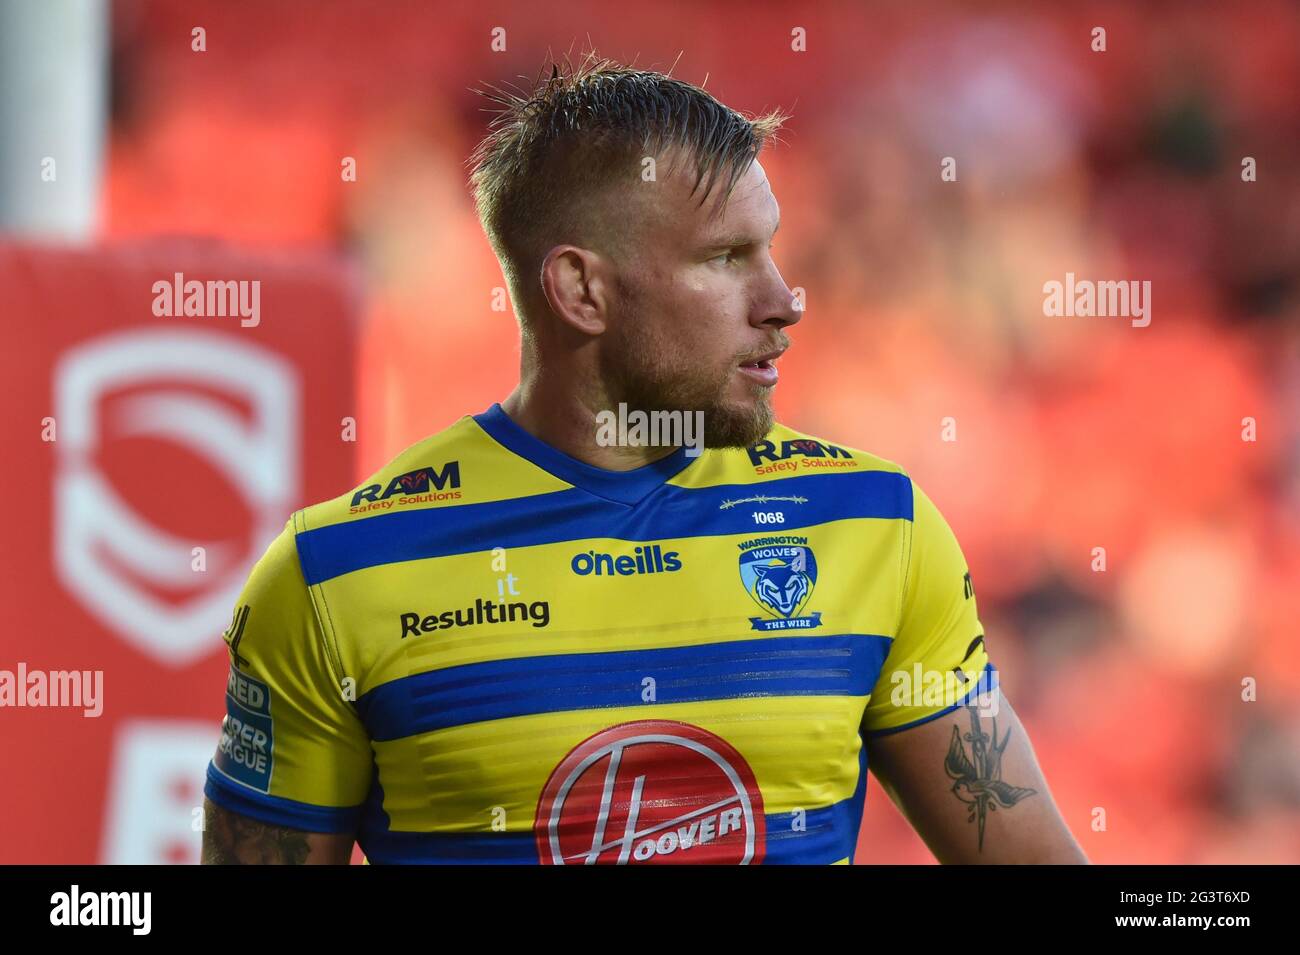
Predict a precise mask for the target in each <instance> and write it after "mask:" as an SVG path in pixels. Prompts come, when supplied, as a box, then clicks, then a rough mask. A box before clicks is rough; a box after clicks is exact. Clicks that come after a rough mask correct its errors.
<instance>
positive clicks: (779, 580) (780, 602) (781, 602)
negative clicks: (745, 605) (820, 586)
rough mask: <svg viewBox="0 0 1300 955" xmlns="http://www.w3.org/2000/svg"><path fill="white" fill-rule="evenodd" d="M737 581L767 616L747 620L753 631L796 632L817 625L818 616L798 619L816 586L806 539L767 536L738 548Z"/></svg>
mask: <svg viewBox="0 0 1300 955" xmlns="http://www.w3.org/2000/svg"><path fill="white" fill-rule="evenodd" d="M740 549H741V552H740V579H741V581H742V582H743V583H744V585H745V590H746V592H747V593H748V594H749V596H750V597H751V598H752V599H753V601H754V602H755V603H756V604H758V605H759V607H761V608H762V609H763V612H764V613H766V614H768V616H767V617H750V618H749V622H750V623H751V624H752V625H753V627H754V629H755V630H800V629H807V628H810V627H820V626H821V622H822V621H821V616H822V615H821V613H820V612H818V613H811V614H808V615H806V616H800V613H801V611H802V610H803V609H804V607H806V606H807V605H808V599H809V598H810V597H811V596H812V592H813V586H814V585H815V584H816V583H817V559H816V558H815V557H814V556H813V552H812V548H810V547H809V546H808V538H806V537H770V538H762V539H759V540H750V541H745V542H743V543H742V544H741V545H740Z"/></svg>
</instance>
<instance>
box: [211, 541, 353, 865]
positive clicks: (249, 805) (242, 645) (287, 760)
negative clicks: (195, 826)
mask: <svg viewBox="0 0 1300 955" xmlns="http://www.w3.org/2000/svg"><path fill="white" fill-rule="evenodd" d="M226 642H227V644H229V646H230V657H231V663H230V671H229V676H228V678H227V684H226V716H225V719H224V720H223V721H222V724H221V738H220V741H219V743H218V746H217V752H216V755H215V756H214V757H213V759H212V762H211V763H210V764H209V765H208V774H207V785H206V786H205V788H204V794H205V795H206V796H207V798H208V800H209V801H210V802H211V804H212V805H213V807H214V809H215V810H218V811H216V812H215V813H214V814H213V820H214V822H215V823H217V824H219V826H222V827H224V828H220V829H214V830H213V831H212V833H211V834H212V835H213V844H214V846H215V845H216V842H215V840H216V837H217V835H218V832H224V833H226V834H228V835H231V836H234V835H239V834H242V835H243V836H247V837H248V838H251V839H253V840H254V842H256V840H257V839H260V838H263V837H265V836H266V835H267V833H268V832H270V831H271V830H277V831H279V832H288V833H318V834H322V835H333V836H336V837H341V838H343V839H346V840H347V844H348V848H349V853H350V848H351V839H352V837H353V836H354V834H355V833H356V831H357V828H358V826H359V821H360V814H361V807H362V805H363V803H364V802H365V799H366V796H367V794H368V793H369V789H370V785H371V781H372V774H373V760H372V753H371V748H370V740H369V738H368V736H367V734H366V732H365V728H364V727H363V725H362V723H361V720H360V718H359V717H358V716H357V714H356V712H355V710H354V709H353V706H352V704H351V702H349V700H348V699H347V698H345V695H344V686H343V684H342V682H341V681H342V674H339V673H337V672H336V671H337V666H336V665H335V664H334V663H333V662H332V661H331V658H330V654H329V652H328V649H327V644H326V642H325V640H324V639H323V637H322V634H321V630H320V626H319V622H318V621H317V619H316V616H315V611H314V610H313V608H312V606H311V601H310V599H309V597H308V594H307V589H306V584H305V582H304V581H303V577H302V571H301V569H300V565H299V562H298V554H297V550H296V547H295V544H294V537H293V534H292V532H291V530H290V529H288V528H286V530H285V531H284V532H283V533H281V534H280V535H279V537H277V538H276V540H275V541H274V542H273V543H272V544H271V546H270V548H268V550H267V552H266V554H265V555H264V556H263V557H262V559H261V560H260V561H258V563H257V566H256V567H254V568H253V572H252V574H251V575H250V576H249V579H248V582H247V584H246V585H245V586H244V590H243V593H242V594H241V595H240V598H239V600H238V602H237V605H236V609H235V614H234V617H233V619H232V621H231V626H230V629H229V630H227V632H226ZM236 819H241V820H243V823H239V824H237V823H236V821H235V820H236ZM208 835H209V831H208V830H207V829H205V838H204V842H205V857H206V855H207V852H206V847H207V844H208V842H209V839H208ZM277 838H281V842H282V845H283V848H284V849H285V851H286V854H287V855H291V856H298V855H301V854H302V851H301V846H298V845H297V843H295V842H294V840H293V839H292V838H290V837H288V836H283V837H277ZM307 842H308V844H316V843H320V844H322V845H323V844H325V843H326V842H328V840H312V839H308V840H307ZM247 845H252V843H247ZM250 851H251V850H250ZM253 854H256V853H253ZM308 855H311V854H310V853H308ZM313 858H314V856H313ZM344 861H346V857H345V859H344Z"/></svg>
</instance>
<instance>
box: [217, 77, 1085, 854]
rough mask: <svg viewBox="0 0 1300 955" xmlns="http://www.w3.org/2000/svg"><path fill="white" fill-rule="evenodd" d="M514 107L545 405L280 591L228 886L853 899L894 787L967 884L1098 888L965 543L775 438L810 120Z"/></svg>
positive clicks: (884, 483)
mask: <svg viewBox="0 0 1300 955" xmlns="http://www.w3.org/2000/svg"><path fill="white" fill-rule="evenodd" d="M493 98H494V99H495V100H496V101H497V102H498V103H499V104H500V105H501V112H500V114H499V115H498V117H497V119H496V120H495V121H494V123H493V126H492V131H491V133H490V135H489V136H488V137H487V139H486V140H485V141H484V142H483V143H482V144H481V146H480V147H479V149H478V151H477V153H476V155H475V157H474V172H473V176H472V182H473V185H474V188H475V193H476V199H477V202H478V207H479V212H480V216H481V218H482V221H483V224H484V228H485V230H486V232H487V234H488V236H489V238H490V240H491V241H492V243H493V247H494V249H495V251H496V252H497V255H498V257H499V258H500V260H501V264H502V268H503V270H504V273H505V275H506V278H507V281H508V283H509V286H510V291H511V295H512V298H513V303H514V307H515V311H516V314H517V316H518V318H519V321H520V325H521V329H522V352H523V357H522V372H521V380H520V383H519V386H518V388H517V389H516V390H515V391H514V393H513V394H511V395H510V396H509V397H508V398H507V399H506V400H505V401H504V402H502V403H501V404H500V405H494V406H493V407H492V408H490V409H489V410H487V411H486V412H483V413H481V414H478V415H474V416H468V415H467V416H465V417H463V418H462V419H461V420H460V421H458V422H457V423H456V424H454V425H452V426H451V427H449V428H447V429H446V430H444V431H442V432H440V433H438V434H436V435H434V436H432V437H430V438H427V439H426V440H424V441H422V442H420V443H418V444H416V445H414V446H413V447H411V448H409V449H407V450H406V451H404V452H403V453H402V454H401V455H399V456H398V457H397V458H396V459H395V460H394V461H392V462H391V463H390V464H389V465H388V466H386V467H385V468H383V469H382V470H381V471H379V472H378V473H377V474H375V475H374V476H373V477H372V478H370V479H368V480H367V481H365V482H364V484H363V485H362V486H361V487H359V488H356V489H354V490H351V491H349V492H347V493H346V494H343V495H342V496H340V497H339V498H337V499H335V500H333V501H327V502H325V503H323V504H318V505H315V506H313V507H308V508H306V509H304V510H302V511H299V512H297V513H295V514H294V515H293V516H292V518H291V519H290V521H289V523H288V525H287V526H286V528H285V531H284V532H283V533H282V534H281V535H280V537H279V538H278V539H277V540H276V541H275V542H274V543H273V544H272V545H271V547H270V549H269V550H268V551H267V553H266V555H265V556H264V557H263V558H262V559H261V561H260V562H259V563H258V565H257V566H256V567H255V568H254V570H253V573H252V576H251V577H250V579H249V581H248V584H247V587H246V588H245V591H244V593H243V595H242V597H241V598H240V601H239V606H238V607H237V608H236V611H235V616H234V619H233V621H232V623H231V627H230V629H229V630H228V631H227V633H226V639H227V642H228V643H229V645H230V653H231V671H230V678H229V682H228V685H227V710H228V713H227V716H226V720H225V722H224V724H223V729H222V737H221V742H220V744H219V747H218V751H217V754H216V756H215V758H214V760H213V762H212V764H211V766H210V767H209V771H208V784H207V788H206V795H207V797H208V801H207V806H206V808H207V813H208V822H207V826H206V828H205V832H204V850H203V856H204V860H205V861H210V862H295V863H302V862H336V863H339V862H346V861H347V860H348V859H349V857H350V854H351V852H352V848H353V843H354V841H355V842H357V843H359V844H360V846H361V848H362V850H363V852H364V853H365V855H366V857H367V859H368V860H369V861H370V862H376V863H377V862H450V863H463V862H496V863H533V864H537V863H544V864H577V863H592V862H600V863H610V862H613V863H645V862H654V863H700V862H709V863H757V862H767V863H837V862H839V863H843V862H850V861H852V860H853V857H854V854H855V845H856V841H857V834H858V828H859V823H860V820H861V815H862V808H863V801H864V796H865V791H866V775H867V768H868V767H870V769H871V770H872V771H873V772H874V773H875V775H876V776H877V778H878V779H879V780H880V781H881V783H882V785H883V786H884V788H885V789H886V791H887V792H889V794H890V795H891V797H892V798H893V799H894V800H895V802H896V803H897V804H898V805H899V807H900V808H901V810H902V811H903V812H904V814H905V815H906V816H907V818H908V819H909V820H910V822H911V823H912V825H913V826H914V827H915V828H916V830H917V832H918V833H919V834H920V835H921V837H922V838H923V839H924V840H925V841H926V843H927V844H928V845H929V846H930V848H931V849H932V850H933V852H934V854H935V855H936V857H937V858H938V859H940V860H941V861H944V862H1082V861H1086V860H1084V858H1083V854H1082V852H1081V851H1080V849H1079V847H1078V845H1077V844H1076V843H1075V841H1074V840H1073V838H1072V837H1071V835H1070V833H1069V831H1068V829H1067V828H1066V826H1065V824H1064V822H1063V821H1062V819H1061V817H1060V814H1059V813H1058V812H1057V810H1056V807H1055V805H1054V804H1053V801H1052V798H1051V796H1050V794H1049V792H1048V789H1047V784H1046V782H1045V781H1044V779H1043V777H1042V773H1041V772H1040V771H1039V768H1038V765H1037V763H1036V761H1035V758H1034V754H1033V751H1032V749H1031V747H1030V743H1029V740H1028V738H1027V736H1026V734H1025V731H1024V728H1023V727H1022V726H1021V725H1020V722H1019V720H1018V719H1017V718H1016V715H1015V713H1014V712H1013V711H1012V709H1011V707H1010V705H1009V704H1008V703H1007V702H1006V700H1005V699H1004V698H1001V697H1000V695H999V693H998V691H997V690H996V671H994V670H993V668H992V665H991V664H990V663H989V658H988V655H987V653H986V649H985V645H984V638H983V632H982V629H981V626H980V622H979V618H978V616H977V613H976V609H975V597H974V593H973V590H972V587H971V583H970V575H969V573H968V571H967V568H966V565H965V562H964V560H963V559H962V555H961V551H960V549H959V547H958V545H957V542H956V540H955V539H954V537H953V535H952V532H951V531H950V530H949V528H948V526H947V524H946V523H945V522H944V520H943V518H942V517H941V516H940V514H939V512H938V511H937V510H936V509H935V507H934V505H933V504H932V503H931V502H930V501H929V499H928V498H927V497H926V496H925V495H924V494H923V493H922V492H921V490H920V489H919V488H917V487H916V486H915V484H914V483H913V482H912V481H911V480H910V479H909V478H908V477H907V475H906V474H904V473H903V471H902V470H901V469H900V468H899V467H898V466H897V465H895V464H892V463H890V462H888V461H884V460H882V459H880V458H877V457H874V456H873V455H870V454H868V453H866V452H863V451H858V450H854V449H851V448H845V447H842V446H840V445H837V444H835V443H833V442H829V441H826V440H822V439H820V438H815V437H812V436H809V435H805V434H801V433H799V432H797V431H794V430H793V429H791V428H788V427H786V426H784V425H781V424H776V423H774V421H773V413H772V407H771V397H772V391H773V389H774V387H775V385H776V382H777V371H776V361H777V359H778V358H779V356H780V355H781V353H782V352H783V351H785V349H786V348H787V347H788V346H789V344H790V340H789V338H788V337H787V335H786V329H787V328H788V327H789V326H792V325H794V324H796V323H797V322H798V321H799V319H800V317H801V314H802V313H801V307H800V305H799V303H798V302H797V301H796V298H795V296H794V295H793V294H792V293H791V290H790V289H789V288H788V287H787V286H786V284H785V282H784V280H783V279H782V277H781V274H780V272H779V271H778V270H777V267H776V264H775V263H774V262H773V260H772V257H771V254H770V246H771V243H772V236H773V235H774V233H775V232H776V229H777V225H778V218H779V209H778V206H777V203H776V200H775V198H774V197H773V195H772V190H771V188H770V186H769V184H768V182H767V179H766V176H765V174H764V171H763V167H762V165H761V164H760V163H759V162H758V160H757V156H758V153H759V151H760V150H761V148H762V147H763V145H764V143H765V142H766V141H767V140H768V139H770V138H771V137H773V135H774V134H775V133H776V132H777V130H778V129H779V127H780V125H781V123H782V122H783V119H784V118H783V117H782V116H780V115H779V114H772V115H768V116H765V117H761V118H758V119H752V120H751V119H747V118H745V117H742V116H741V115H739V114H737V113H735V112H733V111H732V110H730V109H728V108H727V107H725V106H723V105H722V104H721V103H719V102H717V101H716V100H715V99H714V98H713V97H712V96H710V95H708V94H707V93H705V92H704V91H703V90H701V89H699V88H697V87H694V86H691V85H689V84H687V83H683V82H681V81H678V80H675V79H671V78H669V77H666V76H663V75H661V74H657V73H652V72H640V71H630V70H627V69H623V68H621V67H618V66H616V65H615V64H612V63H610V62H608V61H598V60H596V59H594V58H589V59H587V60H586V61H584V62H583V63H582V64H580V65H579V66H578V67H577V68H576V69H569V68H566V69H565V70H564V71H563V72H561V71H560V70H559V69H558V67H557V68H555V69H553V70H552V74H551V76H550V77H549V78H547V79H546V80H545V81H544V82H542V83H540V84H539V85H538V87H537V88H536V89H535V90H533V91H531V92H529V93H524V94H521V95H512V94H506V93H502V92H501V91H494V93H493ZM647 420H649V421H653V422H654V424H655V430H656V431H658V430H659V427H660V426H661V425H662V426H665V427H667V428H670V429H671V431H672V435H671V436H672V438H673V439H674V440H675V441H676V442H677V446H675V447H674V446H665V444H664V442H662V441H660V443H659V444H657V445H654V444H650V443H648V438H649V437H650V434H649V431H648V429H647V427H645V424H646V422H647ZM638 422H639V423H638ZM693 425H699V426H701V427H702V439H703V440H702V443H703V445H704V446H705V448H706V450H704V451H703V453H697V448H698V445H699V444H700V443H701V442H700V441H698V440H695V439H697V438H699V437H701V435H700V434H699V433H698V432H695V431H694V429H693ZM692 442H693V443H694V444H695V445H696V447H691V446H689V445H690V444H691V443H692Z"/></svg>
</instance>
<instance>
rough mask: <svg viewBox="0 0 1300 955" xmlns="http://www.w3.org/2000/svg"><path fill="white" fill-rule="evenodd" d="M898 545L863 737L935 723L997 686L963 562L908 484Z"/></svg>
mask: <svg viewBox="0 0 1300 955" xmlns="http://www.w3.org/2000/svg"><path fill="white" fill-rule="evenodd" d="M903 546H904V549H905V551H906V555H905V558H904V559H905V561H906V570H905V571H904V575H903V593H902V600H901V604H902V613H901V615H900V619H899V624H898V629H897V633H896V635H895V637H894V640H893V643H892V644H891V645H890V648H889V652H888V654H887V655H886V657H885V663H884V666H883V667H882V668H881V671H880V677H879V679H878V680H877V681H876V685H875V687H874V689H873V690H872V692H871V697H870V699H869V700H868V703H867V707H866V710H865V712H864V714H863V718H862V729H863V732H864V733H865V734H866V736H867V737H868V738H870V737H875V736H884V735H886V734H888V733H897V732H899V731H900V730H905V729H910V728H911V727H913V726H919V725H921V724H922V723H927V722H929V721H930V720H933V719H937V718H938V717H940V716H943V715H944V714H945V713H951V712H952V711H953V710H955V709H957V708H958V707H959V706H962V705H964V704H966V703H969V702H972V701H973V700H974V698H975V697H976V696H977V695H978V694H979V693H987V692H989V691H991V690H992V689H994V688H995V687H996V686H997V679H998V675H997V670H996V669H995V668H994V667H993V664H992V663H991V662H990V661H989V656H988V652H987V651H986V649H985V646H984V627H983V625H982V624H981V623H980V619H979V613H978V612H977V610H976V607H975V591H974V587H973V586H972V584H971V579H970V570H969V568H968V567H967V566H966V558H965V557H964V556H963V555H962V552H961V547H960V545H959V544H958V543H957V538H956V535H954V534H953V532H952V528H950V527H949V526H948V522H947V521H946V520H944V518H943V515H942V514H940V513H939V509H938V508H936V507H935V506H934V503H933V502H932V501H931V500H930V499H929V497H927V496H926V494H925V493H924V492H923V491H922V490H921V489H920V488H919V487H918V486H917V485H916V483H915V482H912V522H911V530H910V535H909V536H905V539H904V544H903Z"/></svg>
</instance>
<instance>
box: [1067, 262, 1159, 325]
mask: <svg viewBox="0 0 1300 955" xmlns="http://www.w3.org/2000/svg"><path fill="white" fill-rule="evenodd" d="M1043 314H1044V315H1047V316H1049V317H1056V316H1062V315H1065V316H1070V317H1072V318H1073V317H1075V316H1078V317H1081V318H1092V317H1094V316H1096V317H1100V318H1107V317H1124V318H1131V319H1132V321H1131V322H1129V324H1130V325H1132V326H1133V327H1134V328H1146V327H1147V326H1148V325H1150V324H1151V282H1150V280H1146V281H1143V282H1138V281H1137V280H1136V279H1134V280H1131V281H1119V282H1094V281H1092V280H1091V279H1078V280H1076V279H1075V277H1074V273H1073V272H1066V273H1065V281H1064V282H1057V281H1056V280H1055V279H1053V280H1052V281H1050V282H1044V283H1043Z"/></svg>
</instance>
